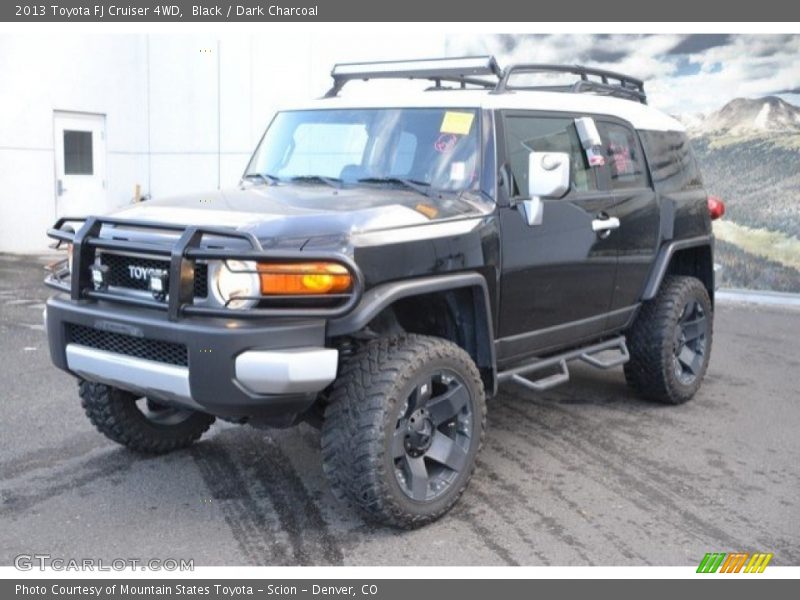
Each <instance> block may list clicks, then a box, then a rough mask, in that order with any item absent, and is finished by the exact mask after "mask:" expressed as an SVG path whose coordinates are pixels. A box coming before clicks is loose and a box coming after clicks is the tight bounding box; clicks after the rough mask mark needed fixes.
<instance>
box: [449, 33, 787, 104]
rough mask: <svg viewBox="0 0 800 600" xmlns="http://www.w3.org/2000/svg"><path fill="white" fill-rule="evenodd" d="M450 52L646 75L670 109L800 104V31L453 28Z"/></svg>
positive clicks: (651, 92)
mask: <svg viewBox="0 0 800 600" xmlns="http://www.w3.org/2000/svg"><path fill="white" fill-rule="evenodd" d="M447 52H448V54H449V55H451V56H454V55H458V54H494V55H495V56H496V57H497V58H498V61H499V62H500V64H501V66H505V65H507V64H509V63H511V62H519V63H524V62H528V63H565V64H582V65H586V66H594V67H601V68H606V69H610V70H616V71H621V72H623V73H626V74H629V75H631V76H633V77H638V78H640V79H644V80H645V90H646V91H647V96H648V102H649V103H650V104H652V105H654V106H657V107H659V108H661V109H663V110H666V111H668V112H670V113H673V114H688V113H697V112H709V111H712V110H716V109H718V108H720V107H721V106H722V105H724V104H725V103H726V102H728V101H729V100H732V99H733V98H738V97H747V98H759V97H762V96H768V95H779V96H781V97H782V98H784V99H785V100H787V101H789V102H792V103H793V104H797V105H800V35H728V34H707V35H685V34H683V35H681V34H676V35H664V34H659V35H587V34H582V35H572V34H564V35H488V36H480V37H475V36H466V35H463V36H462V35H455V36H450V37H449V38H448V40H447Z"/></svg>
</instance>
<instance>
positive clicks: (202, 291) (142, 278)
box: [100, 252, 208, 298]
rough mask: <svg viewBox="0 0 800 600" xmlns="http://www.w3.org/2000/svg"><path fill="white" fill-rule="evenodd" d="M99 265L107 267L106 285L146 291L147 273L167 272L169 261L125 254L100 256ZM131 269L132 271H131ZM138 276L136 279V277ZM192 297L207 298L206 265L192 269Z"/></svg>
mask: <svg viewBox="0 0 800 600" xmlns="http://www.w3.org/2000/svg"><path fill="white" fill-rule="evenodd" d="M100 264H103V265H106V266H107V267H108V284H109V285H111V286H114V287H121V288H127V289H131V290H144V291H147V290H148V289H149V288H148V285H147V275H146V274H147V272H148V271H150V270H154V269H161V270H164V271H169V261H168V260H161V259H157V258H141V257H138V256H127V255H125V254H109V253H107V252H104V253H102V254H101V255H100ZM131 267H133V271H132V270H131ZM137 275H138V277H137ZM194 296H195V298H205V297H207V296H208V265H207V264H205V263H197V264H195V268H194Z"/></svg>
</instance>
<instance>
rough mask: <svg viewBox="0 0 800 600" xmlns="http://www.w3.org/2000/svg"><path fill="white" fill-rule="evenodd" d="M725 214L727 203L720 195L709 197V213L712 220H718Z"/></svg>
mask: <svg viewBox="0 0 800 600" xmlns="http://www.w3.org/2000/svg"><path fill="white" fill-rule="evenodd" d="M724 214H725V203H724V202H723V201H722V198H720V197H719V196H709V197H708V215H709V216H710V217H711V220H712V221H716V220H717V219H719V218H720V217H721V216H722V215H724Z"/></svg>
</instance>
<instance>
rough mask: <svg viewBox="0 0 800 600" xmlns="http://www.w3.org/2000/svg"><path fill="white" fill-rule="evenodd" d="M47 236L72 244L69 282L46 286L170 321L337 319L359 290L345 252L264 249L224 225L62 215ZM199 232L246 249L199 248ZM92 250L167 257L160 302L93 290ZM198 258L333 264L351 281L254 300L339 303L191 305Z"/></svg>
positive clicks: (51, 280) (59, 279) (54, 279)
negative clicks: (141, 233) (169, 236)
mask: <svg viewBox="0 0 800 600" xmlns="http://www.w3.org/2000/svg"><path fill="white" fill-rule="evenodd" d="M68 223H70V224H72V223H74V224H78V223H83V225H82V226H81V227H80V228H79V229H78V231H77V232H74V231H70V230H66V229H64V228H63V227H64V225H66V224H68ZM106 225H107V226H113V227H115V228H117V227H119V228H120V231H121V232H124V231H125V230H126V229H146V230H153V231H165V232H174V233H177V234H179V237H178V240H177V241H176V242H175V243H174V244H173V245H172V246H169V245H167V244H156V243H149V242H134V241H129V240H124V239H116V238H108V237H100V232H101V230H102V228H103V226H106ZM115 230H116V229H115ZM47 235H48V236H49V237H51V238H53V239H55V240H58V242H59V243H69V244H72V272H71V273H70V276H69V280H67V279H66V277H65V276H64V275H63V274H55V273H54V274H51V275H50V276H48V277H47V279H46V280H45V284H46V285H48V286H49V287H52V288H54V289H57V290H60V291H62V292H68V293H69V294H70V297H71V298H72V300H74V301H78V300H87V299H91V300H106V301H109V302H119V303H122V304H129V305H134V306H140V307H146V308H154V309H158V310H165V311H166V312H167V315H168V318H169V319H170V320H171V321H176V320H178V319H180V318H181V317H182V316H184V315H202V316H209V317H226V318H232V317H234V318H263V317H320V318H333V317H341V316H343V315H345V314H347V313H348V312H350V311H351V310H352V309H353V308H355V306H356V305H357V304H358V302H359V300H360V299H361V295H362V293H363V289H364V283H363V276H362V274H361V271H360V270H359V269H358V267H357V266H356V264H355V263H354V262H353V261H352V260H351V259H350V258H349V257H348V256H345V255H343V254H339V253H333V252H327V253H326V252H323V253H320V252H302V251H283V250H281V251H279V252H275V251H269V250H265V249H264V248H263V247H262V245H261V242H259V241H258V239H257V238H256V237H255V236H254V235H253V234H252V233H249V232H245V231H238V230H236V229H232V228H227V227H206V226H188V227H187V226H183V225H175V224H171V223H159V222H154V221H137V220H129V219H116V218H112V217H85V218H84V217H81V218H70V217H62V218H60V219H59V220H58V221H56V223H55V225H53V227H52V228H51V229H49V230H48V231H47ZM205 236H211V237H216V238H227V239H229V240H241V241H243V242H246V243H247V244H248V245H249V248H247V249H235V248H230V249H227V248H208V247H202V245H201V242H202V241H203V238H204V237H205ZM98 249H100V250H109V251H117V252H135V253H139V254H145V255H148V256H153V257H154V258H155V257H164V258H166V259H167V260H168V261H169V289H168V293H167V299H166V301H165V302H159V301H158V300H156V299H152V300H150V299H147V298H142V297H137V296H133V295H126V294H119V293H114V292H111V291H108V290H96V289H94V286H93V284H92V281H91V276H90V266H91V265H92V264H94V263H95V259H96V252H97V250H98ZM198 259H200V260H249V261H272V262H282V263H292V262H296V263H299V262H334V263H337V264H339V265H342V266H343V267H345V268H346V269H347V270H348V272H349V273H350V276H351V279H352V282H353V285H352V289H351V290H350V291H348V292H346V293H342V294H325V295H324V296H320V297H319V298H316V297H314V296H308V295H302V296H293V295H275V296H259V297H258V298H257V299H258V300H259V301H260V302H262V303H264V302H269V301H280V302H281V304H285V303H287V302H291V301H303V302H309V301H316V300H319V301H324V302H330V301H331V300H334V301H339V303H338V304H336V305H335V306H319V307H313V306H310V307H307V308H296V307H285V306H272V307H263V306H256V307H254V308H246V309H231V308H226V307H211V306H196V305H194V304H193V301H194V274H195V264H196V261H197V260H198ZM246 299H250V298H246Z"/></svg>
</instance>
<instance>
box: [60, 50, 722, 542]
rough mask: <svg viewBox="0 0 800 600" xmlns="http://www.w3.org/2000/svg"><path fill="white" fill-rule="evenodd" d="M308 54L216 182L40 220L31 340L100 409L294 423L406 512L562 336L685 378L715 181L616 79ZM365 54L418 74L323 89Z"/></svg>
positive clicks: (137, 432)
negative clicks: (308, 97) (283, 101)
mask: <svg viewBox="0 0 800 600" xmlns="http://www.w3.org/2000/svg"><path fill="white" fill-rule="evenodd" d="M532 74H535V75H537V76H541V75H544V76H545V77H548V76H552V75H553V74H556V75H558V76H560V77H562V78H563V77H568V78H570V79H569V81H567V82H566V83H561V80H559V82H558V83H553V82H552V80H550V79H545V80H544V82H542V81H541V80H540V81H539V82H538V83H534V84H531V83H524V82H520V80H522V79H524V78H526V77H527V78H529V77H530V76H531V75H532ZM332 76H333V80H334V84H333V87H332V88H331V90H330V91H329V92H328V93H327V94H326V95H325V96H324V97H323V98H321V99H319V100H316V101H314V102H311V103H310V104H308V105H305V106H300V107H296V108H294V109H292V110H286V111H282V112H279V113H278V114H277V115H276V116H275V118H274V120H273V121H272V123H271V124H270V126H269V128H268V129H267V131H266V133H265V134H264V136H263V138H262V140H261V142H260V144H259V145H258V148H257V149H256V151H255V153H254V155H253V157H252V159H251V160H250V163H249V165H248V167H247V169H246V171H245V173H244V175H243V177H242V181H241V183H240V185H239V186H238V188H236V189H234V190H230V191H218V192H212V193H208V194H202V195H199V196H187V197H181V198H175V199H163V200H155V201H147V202H142V203H139V204H136V205H132V206H129V207H126V208H124V209H122V210H120V211H118V212H117V213H116V214H115V215H114V216H90V217H85V218H62V219H60V220H59V221H58V222H57V223H56V224H55V226H54V227H53V228H52V229H51V230H49V235H50V236H51V237H52V238H55V239H56V240H58V244H59V245H60V246H63V247H66V248H68V250H69V254H68V256H69V258H68V259H66V260H64V261H61V262H59V263H58V264H57V265H54V266H53V267H52V268H51V271H52V272H51V273H50V275H49V276H48V278H47V280H46V283H47V285H49V286H51V287H53V288H56V289H57V290H59V292H58V293H57V294H56V295H54V296H53V297H52V298H51V299H50V300H49V301H48V303H47V308H46V326H47V333H48V336H49V344H50V352H51V354H52V360H53V362H54V363H55V365H56V366H57V367H59V368H60V369H63V370H65V371H67V372H69V373H71V374H73V375H74V376H75V377H76V378H77V379H78V384H79V393H80V397H81V399H82V403H83V407H84V409H85V411H86V414H87V415H88V417H89V419H90V420H91V421H92V422H93V423H94V425H95V426H96V427H97V429H99V430H100V431H101V432H102V433H103V434H105V435H106V436H107V437H109V438H111V439H112V440H114V441H115V442H118V443H120V444H124V445H126V446H128V447H129V448H131V449H133V450H137V451H141V452H150V453H161V452H168V451H171V450H175V449H178V448H183V447H185V446H188V445H189V444H191V443H192V442H193V441H195V440H197V439H198V438H199V437H200V436H201V435H202V434H203V432H205V431H206V430H207V429H208V428H209V426H210V425H211V423H212V422H213V421H214V419H215V417H219V418H223V419H226V420H230V421H234V422H237V423H245V422H248V423H250V424H252V425H255V426H270V427H283V426H289V425H293V424H295V423H298V422H300V421H308V422H311V423H314V424H316V425H318V426H320V427H321V429H322V433H321V440H322V460H323V466H324V471H325V473H326V474H327V476H328V477H329V479H330V483H331V487H332V489H333V491H334V493H335V495H336V496H337V497H338V498H339V499H341V500H343V501H346V502H347V503H349V504H351V505H352V506H354V507H356V508H357V509H359V510H360V512H361V513H362V514H363V515H364V516H365V517H367V518H369V519H372V520H377V521H380V522H384V523H389V524H393V525H396V526H401V527H413V526H418V525H421V524H424V523H428V522H430V521H432V520H433V519H436V518H438V517H440V516H441V515H442V514H444V513H445V512H446V511H447V510H448V509H449V508H450V507H452V506H453V504H454V503H455V502H456V501H457V499H458V498H459V496H460V495H461V494H462V492H463V491H464V489H465V488H466V486H467V483H468V481H469V479H470V477H471V475H472V472H473V470H474V468H475V461H476V455H477V454H478V451H479V449H480V446H481V441H482V439H483V436H484V429H485V424H486V403H485V400H486V398H487V397H491V396H493V395H494V394H495V393H496V391H497V388H498V385H499V384H501V383H504V382H508V383H513V384H518V385H521V386H524V387H525V388H528V389H530V390H533V391H541V390H545V389H548V388H550V387H552V386H554V385H556V384H559V383H563V382H565V381H567V380H568V378H569V370H568V369H569V363H570V362H571V361H576V360H578V361H582V362H584V363H587V364H589V365H592V366H594V367H598V368H602V369H608V368H612V367H616V366H620V365H624V372H625V378H626V380H627V382H628V383H629V384H630V385H631V386H632V387H633V388H634V389H635V390H636V391H637V392H638V393H639V394H640V395H641V396H643V397H645V398H648V399H652V400H654V401H657V402H663V403H668V404H680V403H683V402H686V401H687V400H689V399H690V398H691V397H692V396H693V395H694V394H695V392H696V391H697V389H698V387H699V386H700V383H701V381H702V379H703V376H704V374H705V372H706V368H707V365H708V360H709V354H710V351H711V337H712V318H713V295H714V272H713V257H712V255H713V238H712V234H711V219H712V218H714V217H716V216H719V215H720V214H721V213H722V211H723V210H724V205H723V204H722V203H721V202H720V201H718V200H717V199H714V198H713V197H709V196H708V195H707V194H706V192H705V190H704V189H703V184H702V181H701V178H700V173H699V172H698V168H697V164H696V162H695V159H694V157H693V155H692V151H691V149H690V147H689V141H688V140H687V136H686V134H685V132H684V128H683V126H682V125H681V124H680V123H679V122H677V121H676V120H674V119H672V118H671V117H669V116H667V115H665V114H662V113H661V112H659V111H657V110H654V109H653V108H651V107H649V106H648V105H647V103H646V97H645V93H644V86H643V83H642V82H641V81H639V80H637V79H634V78H632V77H629V76H627V75H623V74H620V73H614V72H609V71H604V70H598V69H591V68H584V67H573V66H558V65H514V66H510V67H508V68H506V69H504V70H503V69H500V68H499V67H498V65H497V63H496V61H495V60H494V58H492V57H477V58H463V59H443V60H430V61H409V62H386V63H370V64H345V65H337V66H336V67H335V68H334V70H333V72H332ZM382 78H397V79H423V80H430V82H431V84H430V87H429V88H428V89H426V90H424V91H422V90H420V91H415V92H413V93H408V94H405V95H396V96H393V97H392V98H391V99H390V100H384V101H382V102H376V101H373V100H368V99H365V98H360V97H356V98H346V97H343V96H342V95H341V94H340V92H341V90H342V88H343V86H345V84H346V83H347V82H348V81H351V80H375V79H382ZM515 80H517V81H516V83H515ZM369 85H374V84H369Z"/></svg>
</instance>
